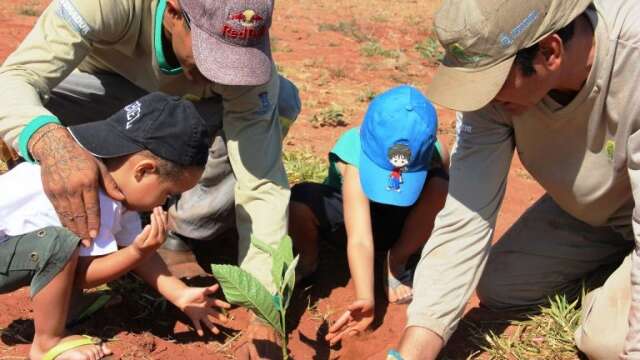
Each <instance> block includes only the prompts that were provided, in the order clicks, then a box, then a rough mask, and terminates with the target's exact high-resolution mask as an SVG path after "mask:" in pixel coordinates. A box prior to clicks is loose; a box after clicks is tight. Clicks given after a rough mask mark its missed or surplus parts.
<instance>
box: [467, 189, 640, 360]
mask: <svg viewBox="0 0 640 360" xmlns="http://www.w3.org/2000/svg"><path fill="white" fill-rule="evenodd" d="M633 246H634V243H633V233H632V230H631V224H629V225H628V226H622V227H617V228H613V227H610V226H602V227H594V226H590V225H588V224H586V223H584V222H581V221H579V220H577V219H575V218H574V217H572V216H570V215H569V214H567V213H566V212H565V211H564V210H562V209H561V208H560V207H558V205H557V204H556V203H555V202H554V201H553V200H552V199H551V198H550V197H549V196H548V195H545V196H543V197H542V198H541V199H540V200H538V202H536V203H535V204H534V205H533V206H532V207H531V208H530V209H528V210H527V211H526V212H525V213H524V214H523V215H522V217H520V219H518V221H516V223H515V224H514V225H513V226H512V227H511V228H510V229H509V230H508V231H507V233H505V234H504V236H503V237H502V238H501V239H500V241H498V242H497V243H496V244H495V245H494V246H493V247H492V249H491V253H490V255H489V259H488V261H487V265H486V267H485V270H484V273H483V275H482V278H481V279H480V283H479V284H478V289H477V292H478V296H479V297H480V301H481V302H482V303H483V304H484V305H486V306H488V307H489V308H492V309H494V310H524V309H530V308H532V307H535V306H539V305H544V304H546V303H548V299H549V298H550V297H553V296H554V295H555V294H564V295H566V296H567V298H568V299H569V300H573V299H576V298H578V297H579V296H580V294H581V293H582V289H583V287H585V288H586V289H594V288H595V290H593V291H590V292H589V293H588V294H587V296H586V297H585V299H584V301H583V304H582V318H581V324H580V326H579V328H578V329H577V331H576V334H575V339H576V344H577V346H578V348H579V349H580V350H581V351H582V352H584V353H585V354H586V355H587V356H588V357H589V358H590V359H616V358H617V357H618V355H619V354H620V353H621V351H622V346H623V343H624V339H625V336H626V332H627V329H628V325H627V314H628V312H629V305H630V301H631V296H630V289H631V277H630V276H631V259H630V257H629V256H628V255H629V253H630V252H631V250H632V249H633Z"/></svg>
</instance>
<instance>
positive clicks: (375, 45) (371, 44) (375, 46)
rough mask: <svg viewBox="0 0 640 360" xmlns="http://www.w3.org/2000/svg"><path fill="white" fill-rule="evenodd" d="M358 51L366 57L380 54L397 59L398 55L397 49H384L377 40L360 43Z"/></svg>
mask: <svg viewBox="0 0 640 360" xmlns="http://www.w3.org/2000/svg"><path fill="white" fill-rule="evenodd" d="M360 51H361V52H362V54H363V55H364V56H367V57H372V56H382V57H386V58H393V59H397V58H398V57H400V52H399V51H397V50H388V49H385V48H383V47H382V45H380V43H379V42H377V41H367V42H366V43H365V44H364V45H362V47H361V48H360Z"/></svg>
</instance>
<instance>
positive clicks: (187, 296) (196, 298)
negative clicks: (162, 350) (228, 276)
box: [175, 284, 231, 336]
mask: <svg viewBox="0 0 640 360" xmlns="http://www.w3.org/2000/svg"><path fill="white" fill-rule="evenodd" d="M219 287H220V286H219V285H218V284H215V285H213V286H209V287H206V288H199V287H189V288H186V289H185V290H182V291H181V294H180V297H179V298H178V300H177V301H176V304H175V305H176V306H177V307H178V308H179V309H180V310H182V312H184V313H185V314H187V316H188V317H189V318H190V319H191V322H193V326H194V327H195V328H196V332H197V333H198V335H200V336H203V335H204V331H203V330H202V325H201V324H200V323H201V322H202V324H204V325H205V326H206V327H207V328H209V330H211V332H212V333H214V334H219V333H220V330H218V328H217V327H216V326H215V325H213V323H212V322H211V320H209V316H213V317H214V318H216V319H218V320H219V321H221V322H226V321H227V317H226V316H225V315H224V314H223V313H221V312H219V311H217V310H215V307H219V308H222V309H228V308H230V307H231V305H229V304H228V303H226V302H224V301H222V300H219V299H216V298H213V297H209V295H211V294H213V293H215V292H216V291H217V290H218V288H219Z"/></svg>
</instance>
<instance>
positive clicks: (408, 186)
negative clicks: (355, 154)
mask: <svg viewBox="0 0 640 360" xmlns="http://www.w3.org/2000/svg"><path fill="white" fill-rule="evenodd" d="M359 172H360V184H361V185H362V189H363V190H364V193H365V195H367V197H368V198H369V200H371V201H375V202H377V203H381V204H388V205H395V206H411V205H413V204H414V203H415V202H416V200H418V197H419V196H420V193H421V192H422V188H423V186H424V183H425V180H426V179H427V171H426V170H424V171H414V172H403V173H402V184H400V189H399V190H400V191H396V190H393V189H390V188H389V185H390V182H389V180H390V175H391V171H390V170H388V169H383V168H381V167H379V166H378V165H376V164H375V163H374V162H373V161H371V160H370V159H369V157H368V156H367V155H366V154H365V153H364V152H363V151H360V168H359Z"/></svg>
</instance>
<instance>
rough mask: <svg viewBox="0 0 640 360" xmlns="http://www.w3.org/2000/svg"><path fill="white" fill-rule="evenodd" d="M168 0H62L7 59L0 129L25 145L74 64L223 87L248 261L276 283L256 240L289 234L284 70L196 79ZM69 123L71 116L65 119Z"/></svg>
mask: <svg viewBox="0 0 640 360" xmlns="http://www.w3.org/2000/svg"><path fill="white" fill-rule="evenodd" d="M165 4H166V0H91V1H86V0H54V1H52V3H51V4H50V5H49V6H48V8H47V9H46V10H45V11H44V13H43V14H42V15H41V16H40V18H39V19H38V21H37V22H36V24H35V26H34V28H33V29H32V31H31V32H30V33H29V34H28V36H27V37H26V38H25V39H24V41H23V42H22V43H21V44H20V46H19V47H18V48H17V49H16V50H15V51H14V52H13V53H12V54H11V55H9V57H8V58H7V59H6V61H5V63H4V64H3V65H2V67H1V68H0V93H2V94H3V96H2V97H1V98H0V136H1V137H2V139H3V140H4V142H5V143H7V144H10V145H11V146H13V147H14V148H16V149H18V141H19V135H20V132H21V131H22V129H23V128H24V127H25V125H26V124H27V123H28V122H29V121H31V120H32V119H34V118H36V117H38V116H40V115H49V114H50V113H49V112H48V111H47V110H46V109H45V108H44V106H43V104H44V103H46V101H47V98H48V95H49V92H50V90H51V89H53V88H54V87H55V86H56V85H57V84H58V83H59V82H61V81H62V80H63V79H64V78H65V77H66V76H67V75H69V74H70V73H71V71H74V70H76V69H78V70H80V71H85V72H91V73H99V72H108V73H115V74H119V75H121V76H122V77H124V78H125V79H128V80H129V81H130V82H132V83H133V84H135V85H137V86H138V87H140V88H142V89H144V90H147V91H157V90H159V91H163V92H166V93H168V94H172V95H180V96H184V95H192V98H193V97H195V98H208V97H213V96H220V97H221V98H222V102H223V108H224V113H223V129H224V131H225V134H226V136H227V139H228V142H227V147H228V152H229V159H230V161H231V165H232V167H233V170H234V173H235V175H236V177H237V179H238V183H237V185H236V194H235V198H236V210H237V211H236V213H237V214H238V215H237V222H238V230H239V232H240V237H241V246H240V254H242V255H241V256H242V257H243V258H244V261H243V263H242V265H243V266H244V267H245V268H247V269H248V270H250V271H251V272H252V273H254V274H255V275H256V276H257V277H258V278H259V279H260V280H261V281H262V282H263V283H265V284H267V285H268V286H271V279H270V278H269V276H268V275H269V274H270V271H269V269H270V260H269V258H268V256H263V255H262V254H261V253H259V252H256V249H254V248H253V247H251V248H249V238H250V234H251V233H253V234H254V235H255V236H256V237H257V238H259V239H261V240H263V241H265V242H267V243H270V244H277V243H279V241H280V239H281V238H282V237H283V236H284V235H285V234H286V216H287V207H288V199H289V192H288V183H287V178H286V174H285V172H284V167H283V166H282V160H281V152H282V148H281V147H282V145H281V134H280V126H279V123H278V121H277V113H276V112H277V111H276V110H277V109H276V105H277V103H278V87H279V78H278V76H277V72H276V71H275V67H274V69H273V72H272V76H271V79H270V80H269V82H267V83H266V84H264V85H261V86H229V85H223V84H217V83H213V84H207V85H197V84H194V83H192V82H190V81H188V79H187V78H186V77H185V76H184V74H182V72H181V70H180V69H171V68H170V66H169V64H167V63H166V61H165V57H164V54H163V52H162V45H161V44H162V36H161V34H162V26H161V25H162V16H163V13H164V12H163V11H161V10H163V9H164V5H165ZM61 120H62V122H63V123H64V119H61Z"/></svg>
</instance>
